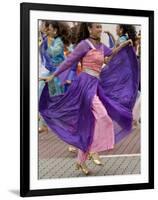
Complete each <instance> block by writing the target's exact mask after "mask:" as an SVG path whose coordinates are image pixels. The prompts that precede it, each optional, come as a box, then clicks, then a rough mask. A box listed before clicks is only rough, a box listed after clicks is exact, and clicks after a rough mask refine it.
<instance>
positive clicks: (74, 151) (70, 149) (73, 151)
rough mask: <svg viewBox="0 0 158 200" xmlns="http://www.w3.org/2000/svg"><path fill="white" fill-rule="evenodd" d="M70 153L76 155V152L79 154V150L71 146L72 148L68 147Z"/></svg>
mask: <svg viewBox="0 0 158 200" xmlns="http://www.w3.org/2000/svg"><path fill="white" fill-rule="evenodd" d="M68 151H69V152H71V153H76V152H77V149H76V148H75V147H73V146H71V145H70V146H69V147H68Z"/></svg>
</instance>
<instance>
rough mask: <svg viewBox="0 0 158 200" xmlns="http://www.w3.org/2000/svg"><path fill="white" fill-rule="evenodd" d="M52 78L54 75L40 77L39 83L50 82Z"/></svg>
mask: <svg viewBox="0 0 158 200" xmlns="http://www.w3.org/2000/svg"><path fill="white" fill-rule="evenodd" d="M53 78H54V75H51V76H48V77H40V78H39V81H45V82H46V83H48V82H50V81H51V80H52V79H53Z"/></svg>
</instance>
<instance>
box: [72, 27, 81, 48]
mask: <svg viewBox="0 0 158 200" xmlns="http://www.w3.org/2000/svg"><path fill="white" fill-rule="evenodd" d="M79 27H80V23H77V24H76V25H74V26H72V27H71V33H70V34H71V36H70V41H71V43H72V44H76V42H77V34H78V31H79Z"/></svg>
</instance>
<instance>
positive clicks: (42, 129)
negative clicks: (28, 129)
mask: <svg viewBox="0 0 158 200" xmlns="http://www.w3.org/2000/svg"><path fill="white" fill-rule="evenodd" d="M44 132H45V133H48V127H47V126H42V127H39V128H38V133H44Z"/></svg>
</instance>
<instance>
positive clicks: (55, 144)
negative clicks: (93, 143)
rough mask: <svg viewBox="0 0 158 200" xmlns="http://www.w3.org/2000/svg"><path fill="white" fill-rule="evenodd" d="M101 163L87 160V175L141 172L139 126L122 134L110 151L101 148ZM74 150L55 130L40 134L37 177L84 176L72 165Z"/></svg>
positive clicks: (74, 158) (74, 155)
mask: <svg viewBox="0 0 158 200" xmlns="http://www.w3.org/2000/svg"><path fill="white" fill-rule="evenodd" d="M100 155H101V159H102V162H103V165H102V166H96V165H95V164H94V163H93V162H92V161H91V160H88V161H86V163H87V166H88V168H89V169H90V170H91V173H90V175H89V176H105V175H125V174H139V173H140V159H141V158H140V127H139V126H138V127H137V128H136V129H134V130H133V132H132V133H131V134H130V135H129V136H127V137H126V138H124V139H123V140H122V141H121V142H120V143H118V144H117V145H115V148H114V149H113V150H110V151H105V152H100ZM75 162H76V153H70V152H69V151H68V145H67V144H65V143H64V142H63V141H61V140H60V139H59V138H58V137H57V136H56V135H55V134H53V133H51V131H50V132H49V133H41V134H39V163H38V164H39V173H38V177H39V179H48V178H66V177H81V176H85V175H84V174H83V173H82V172H81V171H78V170H76V169H75Z"/></svg>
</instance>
